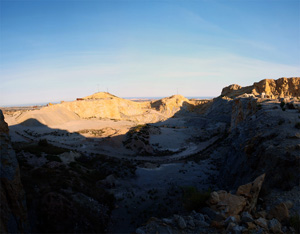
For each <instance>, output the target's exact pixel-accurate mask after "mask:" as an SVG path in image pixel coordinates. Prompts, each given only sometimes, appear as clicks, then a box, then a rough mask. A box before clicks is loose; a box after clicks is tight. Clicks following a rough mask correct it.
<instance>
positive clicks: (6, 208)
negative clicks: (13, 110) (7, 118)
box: [0, 110, 29, 233]
mask: <svg viewBox="0 0 300 234" xmlns="http://www.w3.org/2000/svg"><path fill="white" fill-rule="evenodd" d="M0 150H1V158H0V180H1V190H0V213H1V219H0V223H1V225H0V232H1V233H4V232H9V233H22V232H28V231H29V223H28V217H27V207H26V199H25V192H24V190H23V185H22V183H21V179H20V170H19V164H18V161H17V158H16V154H15V152H14V150H13V149H12V146H11V142H10V138H9V136H8V127H7V124H6V123H5V122H4V117H3V114H2V111H1V110H0Z"/></svg>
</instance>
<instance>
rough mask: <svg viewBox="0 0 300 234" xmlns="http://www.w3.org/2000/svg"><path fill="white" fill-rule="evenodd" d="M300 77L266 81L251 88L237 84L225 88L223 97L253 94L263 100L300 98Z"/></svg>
mask: <svg viewBox="0 0 300 234" xmlns="http://www.w3.org/2000/svg"><path fill="white" fill-rule="evenodd" d="M299 87H300V77H291V78H285V77H282V78H279V79H277V80H274V79H264V80H261V81H259V82H256V83H254V84H253V85H251V86H247V87H241V86H239V85H237V84H234V85H230V86H228V87H225V88H223V90H222V94H221V95H223V96H227V97H230V98H235V97H238V96H240V95H242V94H253V95H255V96H261V97H263V98H272V99H274V98H282V97H299V96H300V88H299Z"/></svg>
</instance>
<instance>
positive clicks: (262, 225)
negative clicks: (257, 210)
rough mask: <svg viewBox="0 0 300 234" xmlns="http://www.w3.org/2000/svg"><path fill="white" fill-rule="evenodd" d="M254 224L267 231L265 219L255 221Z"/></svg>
mask: <svg viewBox="0 0 300 234" xmlns="http://www.w3.org/2000/svg"><path fill="white" fill-rule="evenodd" d="M255 223H256V224H257V225H259V226H260V227H262V228H264V229H266V230H268V224H267V220H266V219H264V218H259V219H257V220H255Z"/></svg>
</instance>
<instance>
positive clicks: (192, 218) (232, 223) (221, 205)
mask: <svg viewBox="0 0 300 234" xmlns="http://www.w3.org/2000/svg"><path fill="white" fill-rule="evenodd" d="M264 178H265V174H262V175H261V176H259V177H257V178H256V179H255V180H254V181H253V182H251V183H248V184H245V185H241V186H240V187H239V188H238V189H237V191H236V193H235V194H232V193H229V192H226V191H224V190H219V191H214V192H212V193H211V194H210V198H209V200H208V201H207V205H208V206H207V207H204V208H202V209H201V210H200V212H196V211H192V212H191V213H190V214H189V215H187V216H181V215H173V216H172V217H170V218H163V219H157V218H151V219H150V220H149V221H148V222H147V224H145V225H144V226H142V227H139V228H137V229H136V233H137V234H144V233H287V232H288V233H296V230H295V229H294V228H293V227H291V226H290V225H289V209H290V208H292V206H293V204H292V203H291V202H290V201H286V202H284V203H280V204H278V205H277V206H275V207H273V208H272V209H271V210H269V211H267V210H263V209H261V208H260V206H258V205H257V201H258V196H259V192H260V190H261V187H262V184H263V181H264Z"/></svg>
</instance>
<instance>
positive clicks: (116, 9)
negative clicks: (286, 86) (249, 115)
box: [0, 0, 300, 106]
mask: <svg viewBox="0 0 300 234" xmlns="http://www.w3.org/2000/svg"><path fill="white" fill-rule="evenodd" d="M295 76H300V1H299V0H82V1H80V0H32V1H31V0H0V106H9V105H21V104H34V103H43V102H56V101H61V100H74V99H76V98H77V97H83V96H88V95H91V94H93V93H95V92H98V91H109V92H110V93H112V94H114V95H116V96H119V97H157V96H159V97H166V96H171V95H173V94H176V93H177V90H178V93H179V94H181V95H184V96H187V97H189V96H218V95H220V93H221V90H222V88H223V87H225V86H228V85H230V84H239V85H242V86H247V85H251V84H253V83H254V82H258V81H260V80H262V79H266V78H272V79H277V78H280V77H295Z"/></svg>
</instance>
